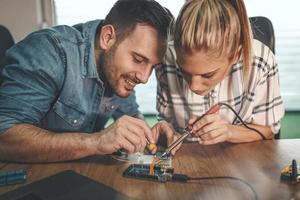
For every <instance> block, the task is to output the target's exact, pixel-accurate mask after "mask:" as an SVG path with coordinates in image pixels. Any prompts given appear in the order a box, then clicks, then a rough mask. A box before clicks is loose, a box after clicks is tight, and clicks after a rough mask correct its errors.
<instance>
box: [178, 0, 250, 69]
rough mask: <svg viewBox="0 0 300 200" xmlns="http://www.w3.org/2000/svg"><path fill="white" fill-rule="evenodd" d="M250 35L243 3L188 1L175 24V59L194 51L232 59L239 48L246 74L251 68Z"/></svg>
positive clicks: (227, 0)
mask: <svg viewBox="0 0 300 200" xmlns="http://www.w3.org/2000/svg"><path fill="white" fill-rule="evenodd" d="M251 41H252V31H251V27H250V24H249V19H248V16H247V12H246V8H245V5H244V2H243V0H189V1H187V2H186V3H185V5H184V6H183V7H182V9H181V11H180V13H179V16H178V18H177V20H176V25H175V35H174V45H175V49H176V51H177V52H178V54H179V55H178V57H179V59H180V57H181V56H182V54H183V55H184V54H189V53H192V52H193V51H203V52H205V53H208V54H210V55H211V56H216V57H219V56H223V55H224V56H228V58H230V59H233V58H234V56H235V55H236V53H237V51H238V49H239V46H241V47H242V55H243V64H244V67H245V71H244V72H245V73H246V75H247V71H248V70H249V67H250V66H251V59H252V45H251Z"/></svg>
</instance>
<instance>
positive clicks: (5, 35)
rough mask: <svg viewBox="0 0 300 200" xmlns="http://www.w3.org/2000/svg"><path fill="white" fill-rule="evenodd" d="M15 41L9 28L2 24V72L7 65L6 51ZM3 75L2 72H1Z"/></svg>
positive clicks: (0, 63)
mask: <svg viewBox="0 0 300 200" xmlns="http://www.w3.org/2000/svg"><path fill="white" fill-rule="evenodd" d="M14 44H15V41H14V39H13V37H12V35H11V34H10V32H9V30H8V29H7V28H5V27H4V26H2V25H0V72H1V69H2V67H4V65H5V52H6V50H7V49H9V48H10V47H12V46H13V45H14ZM0 75H1V73H0ZM1 83H2V78H1V76H0V85H1Z"/></svg>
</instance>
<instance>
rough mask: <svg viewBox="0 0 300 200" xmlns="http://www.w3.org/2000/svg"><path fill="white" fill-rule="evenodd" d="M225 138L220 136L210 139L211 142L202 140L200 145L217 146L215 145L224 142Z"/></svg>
mask: <svg viewBox="0 0 300 200" xmlns="http://www.w3.org/2000/svg"><path fill="white" fill-rule="evenodd" d="M226 138H227V137H226V135H224V134H221V135H220V136H218V137H216V138H214V139H211V140H207V141H204V140H202V141H201V143H200V144H203V145H212V144H217V143H221V142H225V141H226Z"/></svg>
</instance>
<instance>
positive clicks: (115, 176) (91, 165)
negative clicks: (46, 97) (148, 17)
mask: <svg viewBox="0 0 300 200" xmlns="http://www.w3.org/2000/svg"><path fill="white" fill-rule="evenodd" d="M292 159H297V161H298V163H299V164H300V140H299V139H293V140H273V141H259V142H254V143H247V144H228V143H224V144H218V145H213V146H201V145H198V144H184V145H183V146H182V148H181V149H180V150H179V151H178V152H177V154H176V156H175V157H174V158H173V167H174V170H175V172H176V173H182V174H187V175H189V176H222V175H226V176H234V177H238V178H241V179H244V180H246V181H247V182H248V183H249V184H251V185H252V187H253V188H254V189H255V191H256V192H257V194H258V197H259V199H280V200H282V199H293V198H294V199H300V184H289V183H283V182H280V171H281V169H282V168H283V167H284V166H286V165H289V164H290V163H291V160H292ZM127 166H128V164H127V163H123V162H120V161H116V160H114V159H112V158H111V157H109V156H96V157H91V158H86V159H83V160H79V161H72V162H65V163H53V164H52V163H51V164H15V163H1V162H0V170H1V171H7V170H15V169H21V168H22V169H27V172H28V179H27V182H26V183H25V184H21V185H14V186H6V187H0V194H3V193H4V192H7V191H11V190H13V189H16V188H18V187H21V186H23V185H26V184H29V183H31V182H34V181H37V180H39V179H41V178H44V177H47V176H50V175H53V174H55V173H58V172H60V171H63V170H68V169H72V170H74V171H76V172H78V173H80V174H82V175H85V176H88V177H90V178H92V179H94V180H96V181H98V182H101V183H103V184H105V185H107V186H110V187H112V188H114V189H115V190H117V191H119V192H121V193H123V194H125V195H127V196H129V197H131V198H134V199H151V200H153V199H172V200H173V199H188V200H190V199H209V200H212V199H254V194H253V192H252V191H251V190H250V189H249V187H247V186H246V185H245V184H242V183H240V182H238V181H234V180H206V181H197V182H192V183H178V182H168V183H159V182H151V181H143V180H136V179H129V178H124V177H122V172H123V171H124V169H125V168H126V167H127Z"/></svg>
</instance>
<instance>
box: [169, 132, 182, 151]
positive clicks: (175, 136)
mask: <svg viewBox="0 0 300 200" xmlns="http://www.w3.org/2000/svg"><path fill="white" fill-rule="evenodd" d="M179 137H180V135H178V134H176V135H174V141H175V140H177V139H178V138H179ZM174 141H173V142H174ZM181 145H182V142H181V143H180V144H178V145H177V146H176V147H175V148H174V149H173V150H172V151H171V155H172V156H174V155H175V153H176V151H178V150H179V149H180V147H181Z"/></svg>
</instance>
